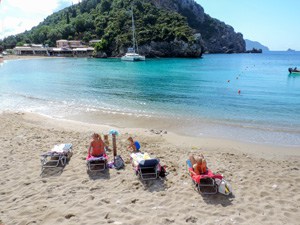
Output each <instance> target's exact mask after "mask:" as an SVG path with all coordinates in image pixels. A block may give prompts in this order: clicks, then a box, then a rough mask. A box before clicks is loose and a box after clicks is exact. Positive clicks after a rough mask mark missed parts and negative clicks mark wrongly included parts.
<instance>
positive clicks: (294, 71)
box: [289, 67, 300, 74]
mask: <svg viewBox="0 0 300 225" xmlns="http://www.w3.org/2000/svg"><path fill="white" fill-rule="evenodd" d="M289 72H290V74H291V73H297V74H300V70H299V69H297V67H295V68H294V69H293V68H289Z"/></svg>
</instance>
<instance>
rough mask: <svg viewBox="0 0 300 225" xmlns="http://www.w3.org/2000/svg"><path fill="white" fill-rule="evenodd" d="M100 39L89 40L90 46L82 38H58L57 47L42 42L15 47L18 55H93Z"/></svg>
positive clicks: (14, 50) (14, 51)
mask: <svg viewBox="0 0 300 225" xmlns="http://www.w3.org/2000/svg"><path fill="white" fill-rule="evenodd" d="M99 41H100V40H91V41H89V44H88V46H87V45H85V44H83V43H82V42H81V41H80V40H57V41H56V47H48V46H47V45H46V46H44V45H42V44H24V45H23V46H17V47H15V48H14V49H13V51H12V52H13V53H14V54H16V55H24V56H25V55H26V56H28V55H30V56H35V55H36V56H61V57H92V56H93V52H94V48H93V47H92V46H93V45H94V44H96V43H97V42H99Z"/></svg>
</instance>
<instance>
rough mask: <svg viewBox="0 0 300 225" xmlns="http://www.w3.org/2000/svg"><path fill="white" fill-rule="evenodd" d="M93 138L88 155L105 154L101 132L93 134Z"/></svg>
mask: <svg viewBox="0 0 300 225" xmlns="http://www.w3.org/2000/svg"><path fill="white" fill-rule="evenodd" d="M92 138H93V140H92V141H91V143H90V147H89V150H88V155H91V156H94V157H100V156H103V155H104V154H105V150H104V142H103V141H102V139H101V136H100V135H99V134H96V133H94V134H93V135H92Z"/></svg>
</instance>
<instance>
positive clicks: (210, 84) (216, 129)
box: [0, 52, 300, 146]
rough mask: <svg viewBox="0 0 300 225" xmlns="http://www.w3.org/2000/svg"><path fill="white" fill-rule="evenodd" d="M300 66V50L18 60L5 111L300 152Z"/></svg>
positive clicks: (6, 78)
mask: <svg viewBox="0 0 300 225" xmlns="http://www.w3.org/2000/svg"><path fill="white" fill-rule="evenodd" d="M295 66H299V67H300V53H297V52H296V53H287V52H270V53H266V54H231V55H225V54H216V55H204V56H203V58H202V59H178V58H168V59H147V60H146V61H145V62H123V61H121V60H120V59H93V58H91V59H87V58H49V59H31V60H11V61H5V62H4V63H2V64H0V111H26V112H28V111H30V112H36V113H41V114H45V115H49V116H52V117H60V118H77V119H80V118H84V116H82V115H89V113H93V114H95V113H96V114H97V113H99V114H100V113H106V114H107V113H108V114H110V113H111V114H120V115H127V116H129V117H130V116H131V117H133V118H134V117H139V118H156V119H157V118H158V119H161V120H164V119H166V120H168V121H169V122H172V121H173V122H174V124H173V125H174V126H173V127H176V129H175V130H176V131H178V132H181V133H184V134H187V135H193V136H200V135H204V136H205V135H206V136H212V137H223V138H233V139H241V140H245V141H251V142H259V143H272V144H279V145H289V146H300V75H289V73H288V68H289V67H295ZM162 128H163V127H162Z"/></svg>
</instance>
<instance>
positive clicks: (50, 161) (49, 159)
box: [41, 148, 72, 171]
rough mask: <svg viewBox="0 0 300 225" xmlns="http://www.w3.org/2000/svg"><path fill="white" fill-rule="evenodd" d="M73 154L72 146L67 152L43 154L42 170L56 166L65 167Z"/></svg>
mask: <svg viewBox="0 0 300 225" xmlns="http://www.w3.org/2000/svg"><path fill="white" fill-rule="evenodd" d="M71 155H72V148H70V149H69V150H68V151H66V152H62V153H58V152H48V153H45V154H42V155H41V170H42V171H43V170H44V169H45V168H55V167H58V166H62V167H64V166H65V165H66V164H67V160H68V159H69V158H70V157H71Z"/></svg>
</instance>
